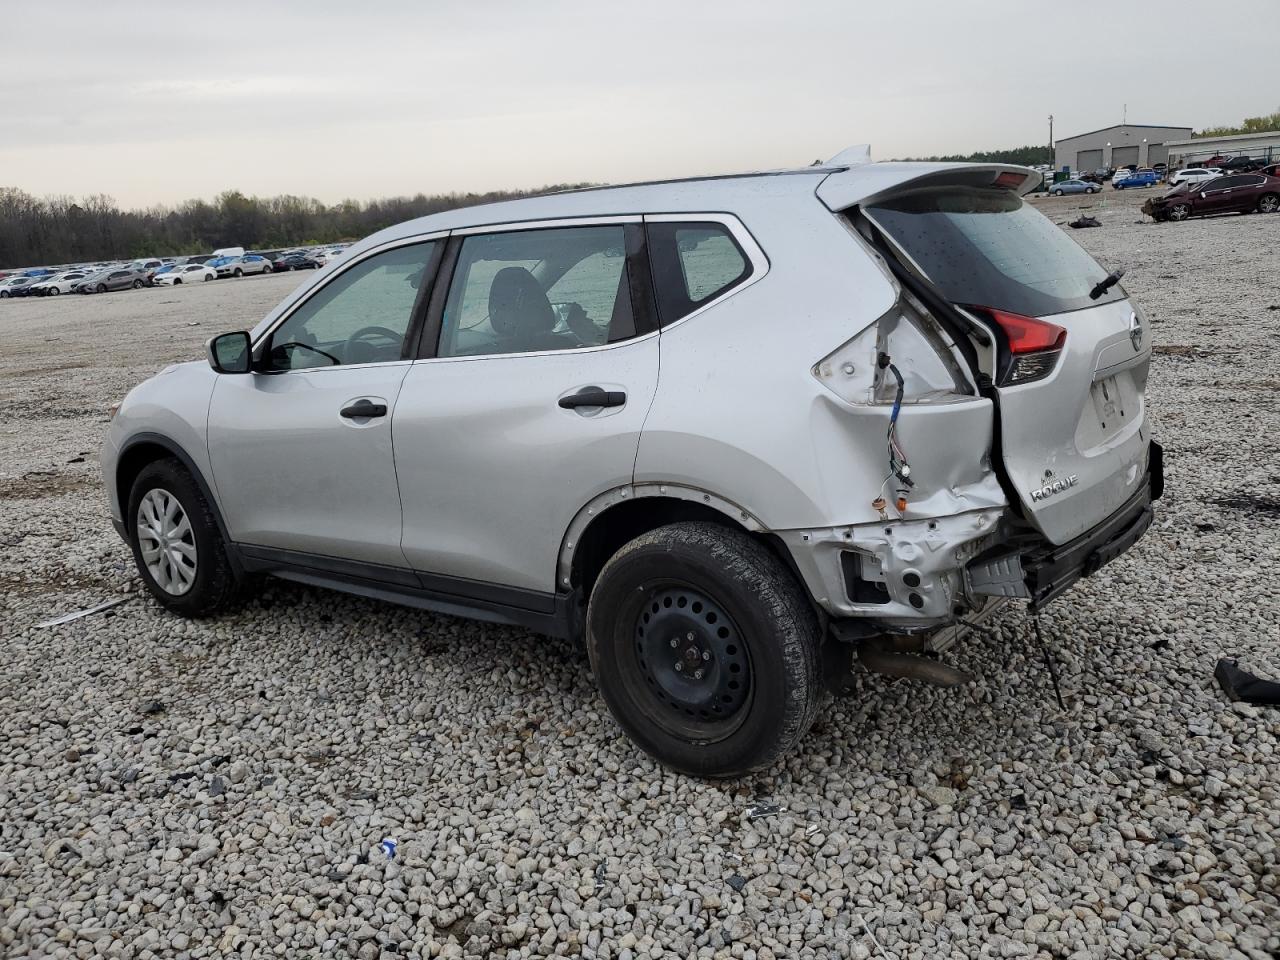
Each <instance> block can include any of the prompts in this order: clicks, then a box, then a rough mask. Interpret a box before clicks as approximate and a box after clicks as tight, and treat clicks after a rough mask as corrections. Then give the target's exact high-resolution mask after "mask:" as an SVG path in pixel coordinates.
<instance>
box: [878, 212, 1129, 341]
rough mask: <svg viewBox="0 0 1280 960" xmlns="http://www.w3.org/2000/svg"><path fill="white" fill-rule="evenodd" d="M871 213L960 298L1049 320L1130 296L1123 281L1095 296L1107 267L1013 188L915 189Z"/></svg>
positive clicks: (939, 282)
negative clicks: (1015, 192) (1094, 292)
mask: <svg viewBox="0 0 1280 960" xmlns="http://www.w3.org/2000/svg"><path fill="white" fill-rule="evenodd" d="M866 213H867V215H868V216H869V217H871V219H872V220H873V221H875V223H877V224H878V225H879V226H880V227H881V229H883V230H884V231H885V233H887V234H888V235H889V236H890V237H891V238H892V239H893V240H894V241H896V242H897V243H898V245H899V246H900V247H902V249H903V250H904V251H906V253H907V255H908V256H910V257H911V259H912V260H913V261H915V263H916V264H917V265H918V266H919V268H920V270H921V271H923V272H924V274H925V276H927V277H928V278H929V279H930V280H931V281H933V283H934V285H935V286H937V287H938V289H939V290H941V291H942V293H943V294H944V295H945V296H946V297H947V299H948V300H950V301H952V302H953V303H958V304H967V305H970V306H980V307H992V308H995V309H998V310H1008V311H1010V312H1012V313H1018V314H1022V315H1023V316H1028V317H1045V316H1051V315H1053V314H1057V313H1067V312H1069V311H1071V310H1081V309H1084V308H1086V307H1093V306H1097V305H1098V304H1102V303H1110V302H1112V301H1114V300H1123V299H1125V297H1127V296H1128V294H1126V293H1125V291H1124V290H1123V289H1122V287H1121V286H1120V284H1116V285H1115V286H1113V287H1111V289H1110V290H1108V291H1107V292H1106V293H1104V294H1103V295H1102V296H1101V297H1099V298H1098V299H1097V300H1093V299H1090V297H1089V293H1090V291H1091V290H1092V289H1093V287H1094V286H1095V285H1096V284H1097V283H1098V281H1099V280H1102V279H1104V278H1105V277H1106V276H1107V271H1105V270H1103V269H1102V267H1100V266H1098V264H1097V263H1096V262H1095V261H1094V259H1093V258H1092V257H1091V256H1089V254H1087V253H1085V251H1084V250H1083V249H1081V248H1080V247H1079V246H1078V245H1077V244H1076V242H1075V241H1074V240H1072V239H1071V238H1070V237H1068V236H1067V235H1066V234H1065V233H1063V231H1062V230H1061V229H1059V228H1058V227H1056V226H1054V224H1053V223H1052V222H1051V221H1050V220H1049V219H1048V218H1046V217H1045V216H1044V215H1042V214H1041V213H1040V212H1039V211H1038V210H1036V209H1035V208H1034V207H1032V206H1030V205H1029V204H1026V203H1024V202H1023V200H1022V198H1021V197H1019V196H1017V195H1016V194H1014V193H1011V192H1009V191H1008V190H993V189H982V188H977V187H937V188H927V189H921V190H914V191H912V192H910V193H907V194H903V195H901V196H898V197H894V198H891V199H887V200H883V201H880V202H879V203H876V204H872V205H870V206H868V207H867V209H866Z"/></svg>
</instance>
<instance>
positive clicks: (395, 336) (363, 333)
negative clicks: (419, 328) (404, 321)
mask: <svg viewBox="0 0 1280 960" xmlns="http://www.w3.org/2000/svg"><path fill="white" fill-rule="evenodd" d="M371 334H377V335H378V336H380V337H386V338H387V339H388V340H403V339H404V334H403V333H396V332H395V331H394V330H388V329H387V328H386V327H379V326H377V325H376V324H373V325H371V326H368V327H361V328H360V329H359V330H357V331H356V332H355V333H353V334H352V335H351V336H349V337H347V340H348V341H350V340H360V339H362V338H363V337H367V336H369V335H371Z"/></svg>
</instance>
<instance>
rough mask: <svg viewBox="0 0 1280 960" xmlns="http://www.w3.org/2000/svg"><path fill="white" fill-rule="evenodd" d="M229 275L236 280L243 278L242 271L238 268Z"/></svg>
mask: <svg viewBox="0 0 1280 960" xmlns="http://www.w3.org/2000/svg"><path fill="white" fill-rule="evenodd" d="M231 275H232V276H233V277H237V278H238V277H243V276H244V271H243V270H241V269H240V268H239V267H236V269H235V272H234V273H232V274H231Z"/></svg>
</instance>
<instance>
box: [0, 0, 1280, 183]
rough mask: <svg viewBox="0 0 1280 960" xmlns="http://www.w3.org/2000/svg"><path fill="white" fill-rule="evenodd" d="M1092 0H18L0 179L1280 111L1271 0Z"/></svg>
mask: <svg viewBox="0 0 1280 960" xmlns="http://www.w3.org/2000/svg"><path fill="white" fill-rule="evenodd" d="M1072 6H1075V7H1079V6H1080V5H1079V4H1076V5H1069V4H1049V3H1038V4H1031V3H1015V2H1011V0H1000V2H987V0H911V2H897V3H893V2H891V3H882V2H877V3H871V2H865V0H858V2H855V0H845V2H835V0H832V2H823V0H813V2H806V0H770V2H755V0H678V2H671V0H645V2H642V3H634V2H632V3H625V4H624V3H613V2H610V0H585V2H578V0H537V2H532V0H531V2H506V0H500V2H486V0H460V2H453V0H364V2H359V3H353V2H351V0H341V2H329V0H304V2H284V0H280V2H268V0H259V2H248V3H245V2H229V3H210V4H200V3H194V4H193V3H164V4H161V3H136V4H135V3H127V2H121V0H113V2H111V3H104V2H102V0H87V2H83V3H72V2H69V0H68V2H56V0H39V2H26V0H5V2H4V4H3V6H2V7H0V43H3V48H2V49H3V53H0V186H15V187H19V188H21V189H23V190H26V191H28V192H31V193H35V194H37V195H45V194H74V195H77V196H79V195H83V194H88V193H106V194H110V195H111V196H113V197H115V198H116V199H117V200H118V201H119V202H120V203H121V204H123V205H126V206H145V205H149V204H154V203H170V204H171V203H175V202H177V201H180V200H183V199H186V198H189V197H212V196H214V195H216V194H217V193H219V192H221V191H222V190H226V189H239V190H242V191H244V192H245V193H250V194H259V195H270V194H276V193H295V194H303V195H309V196H314V197H318V198H319V199H321V200H324V201H326V202H332V201H335V200H339V199H342V198H346V197H354V198H358V199H367V198H371V197H376V196H386V195H393V194H412V193H416V192H419V191H422V192H426V193H433V192H447V191H453V190H487V189H497V188H503V187H533V186H539V185H542V184H547V183H554V182H568V181H592V182H621V181H627V180H636V179H649V178H654V177H667V176H681V175H687V174H694V173H709V172H728V171H736V170H750V169H762V168H771V167H780V166H791V165H798V164H805V163H808V162H811V161H813V160H814V159H817V158H824V159H825V158H827V157H830V156H832V155H833V154H835V153H836V152H838V151H839V150H841V149H842V148H843V147H845V146H848V145H850V144H853V143H859V142H868V141H869V142H870V143H871V144H872V152H873V157H877V158H888V157H892V156H907V155H911V156H915V155H924V154H934V153H953V152H967V151H971V150H977V149H985V148H996V147H1006V146H1019V145H1022V144H1027V143H1032V142H1035V143H1043V142H1047V140H1048V121H1047V117H1048V114H1049V113H1051V112H1052V113H1053V114H1054V115H1055V117H1056V122H1055V132H1056V134H1057V135H1058V136H1059V137H1062V136H1070V135H1071V134H1074V133H1082V132H1085V131H1088V130H1092V129H1095V128H1098V127H1103V126H1107V125H1109V124H1111V123H1118V122H1119V121H1120V119H1121V112H1122V109H1123V108H1122V105H1123V104H1124V103H1126V102H1127V104H1128V117H1129V120H1130V121H1132V122H1134V123H1153V124H1173V125H1187V126H1193V127H1196V128H1201V127H1205V126H1211V125H1217V124H1227V123H1236V122H1238V121H1239V120H1241V119H1242V118H1243V117H1245V116H1256V115H1259V114H1262V113H1268V112H1271V111H1272V110H1275V109H1277V107H1280V75H1278V74H1277V73H1276V69H1275V64H1276V62H1277V53H1276V47H1275V43H1276V37H1277V36H1280V2H1277V0H1257V2H1253V3H1247V4H1245V5H1244V6H1242V7H1241V9H1242V10H1243V9H1246V8H1247V10H1248V17H1247V18H1246V19H1247V26H1246V24H1245V23H1244V22H1243V21H1242V20H1241V18H1237V17H1235V16H1227V15H1223V16H1207V17H1206V16H1205V15H1204V11H1205V10H1206V9H1207V8H1206V7H1205V6H1204V4H1203V3H1202V2H1199V0H1197V2H1196V3H1195V5H1194V13H1193V12H1192V4H1190V3H1187V2H1186V0H1172V2H1166V3H1163V4H1160V5H1158V6H1152V5H1150V4H1141V3H1138V4H1134V3H1114V4H1106V5H1102V6H1099V7H1098V8H1097V9H1096V11H1093V12H1088V13H1084V12H1081V13H1072V12H1070V11H1071V8H1072ZM1183 7H1185V8H1187V9H1186V13H1185V15H1184V14H1183V13H1182V12H1181V8H1183ZM1224 9H1234V8H1224ZM1193 80H1196V81H1197V82H1192V81H1193Z"/></svg>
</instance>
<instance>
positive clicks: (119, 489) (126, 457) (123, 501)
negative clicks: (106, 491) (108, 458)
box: [116, 442, 178, 524]
mask: <svg viewBox="0 0 1280 960" xmlns="http://www.w3.org/2000/svg"><path fill="white" fill-rule="evenodd" d="M170 459H173V460H176V459H178V458H177V457H176V456H174V453H173V451H172V450H170V449H169V448H168V447H166V446H163V445H162V444H159V443H149V442H145V443H135V444H133V445H132V446H131V447H129V449H128V450H126V451H125V452H124V454H123V455H121V457H120V462H119V463H117V464H116V497H117V498H118V499H119V501H120V515H121V516H122V517H124V522H125V523H126V524H128V522H129V491H130V490H132V489H133V481H134V480H136V479H137V478H138V474H140V473H141V472H142V471H143V469H144V468H145V467H146V466H147V464H150V463H155V462H156V461H157V460H170Z"/></svg>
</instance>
